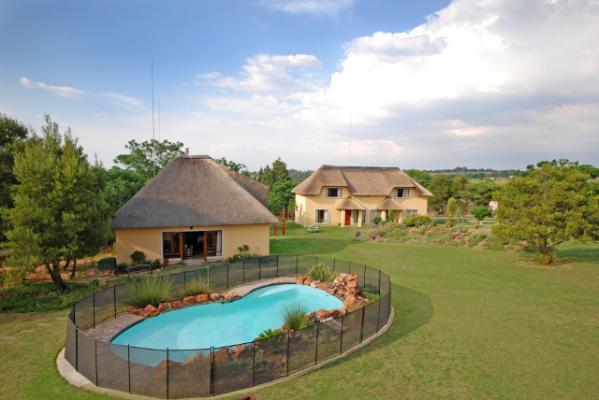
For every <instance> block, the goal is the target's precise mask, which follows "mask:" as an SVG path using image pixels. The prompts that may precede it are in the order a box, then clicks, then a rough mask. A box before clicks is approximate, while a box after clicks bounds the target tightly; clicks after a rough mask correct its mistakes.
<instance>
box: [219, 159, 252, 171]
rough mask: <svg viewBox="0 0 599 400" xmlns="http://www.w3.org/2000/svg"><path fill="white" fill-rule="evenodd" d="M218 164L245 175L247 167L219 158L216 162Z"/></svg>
mask: <svg viewBox="0 0 599 400" xmlns="http://www.w3.org/2000/svg"><path fill="white" fill-rule="evenodd" d="M216 162H218V163H219V164H222V165H224V166H225V167H227V168H229V169H230V170H232V171H235V172H239V173H242V174H244V173H245V174H247V166H246V165H245V164H243V163H238V162H235V161H233V160H227V159H226V158H225V157H221V158H219V159H217V160H216Z"/></svg>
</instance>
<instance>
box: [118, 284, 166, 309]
mask: <svg viewBox="0 0 599 400" xmlns="http://www.w3.org/2000/svg"><path fill="white" fill-rule="evenodd" d="M170 293H171V283H170V282H164V283H162V282H160V280H159V279H155V278H144V279H141V280H139V281H137V282H135V284H134V285H133V287H131V289H129V296H128V297H127V304H129V305H131V306H134V307H140V308H143V307H145V306H147V305H148V304H151V305H153V306H154V307H157V306H158V305H159V304H160V303H162V302H163V301H166V300H168V299H169V297H170Z"/></svg>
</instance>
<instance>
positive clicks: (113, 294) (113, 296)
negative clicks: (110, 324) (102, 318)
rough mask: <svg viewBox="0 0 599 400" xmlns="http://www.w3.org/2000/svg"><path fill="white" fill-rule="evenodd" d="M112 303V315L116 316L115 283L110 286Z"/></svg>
mask: <svg viewBox="0 0 599 400" xmlns="http://www.w3.org/2000/svg"><path fill="white" fill-rule="evenodd" d="M112 303H113V306H114V317H115V318H116V285H114V286H113V287H112Z"/></svg>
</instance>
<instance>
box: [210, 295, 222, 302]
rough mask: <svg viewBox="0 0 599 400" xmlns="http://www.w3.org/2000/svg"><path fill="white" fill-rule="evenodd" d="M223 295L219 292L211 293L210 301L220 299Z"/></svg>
mask: <svg viewBox="0 0 599 400" xmlns="http://www.w3.org/2000/svg"><path fill="white" fill-rule="evenodd" d="M220 298H221V295H220V294H218V293H211V294H210V301H218V300H220Z"/></svg>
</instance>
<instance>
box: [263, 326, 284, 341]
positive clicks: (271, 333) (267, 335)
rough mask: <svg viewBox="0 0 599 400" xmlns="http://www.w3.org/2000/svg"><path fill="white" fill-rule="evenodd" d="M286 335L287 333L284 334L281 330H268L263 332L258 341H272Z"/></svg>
mask: <svg viewBox="0 0 599 400" xmlns="http://www.w3.org/2000/svg"><path fill="white" fill-rule="evenodd" d="M284 334H285V332H283V331H282V330H280V329H279V328H276V329H267V330H265V331H262V332H261V333H260V334H259V335H258V337H257V338H256V339H258V340H266V339H272V338H276V337H282V335H284Z"/></svg>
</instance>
